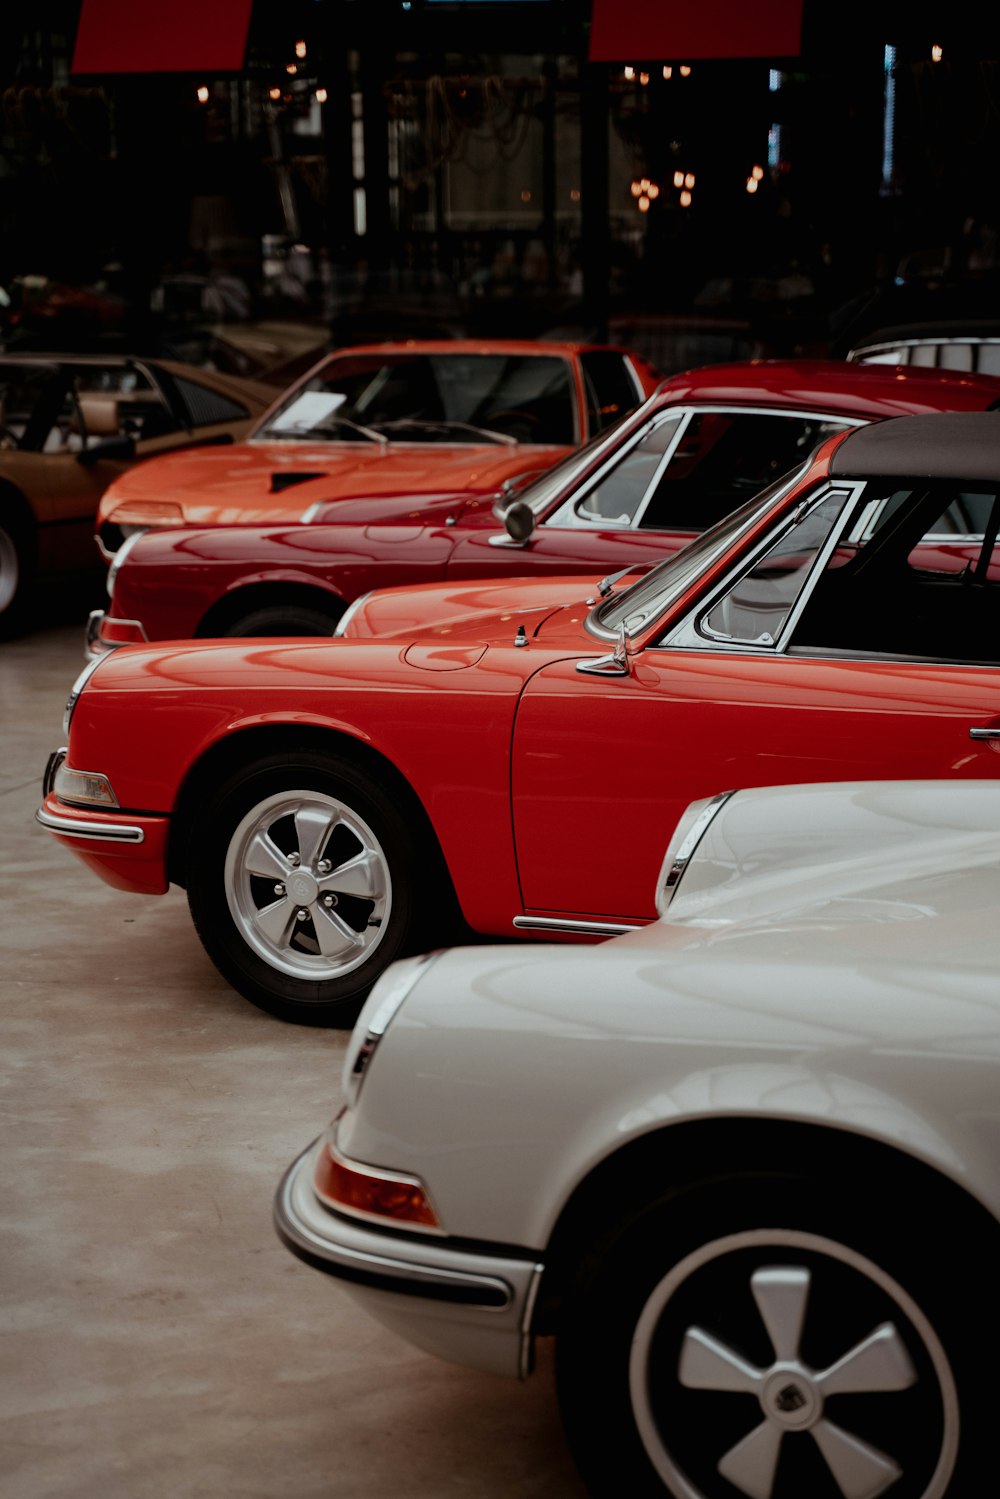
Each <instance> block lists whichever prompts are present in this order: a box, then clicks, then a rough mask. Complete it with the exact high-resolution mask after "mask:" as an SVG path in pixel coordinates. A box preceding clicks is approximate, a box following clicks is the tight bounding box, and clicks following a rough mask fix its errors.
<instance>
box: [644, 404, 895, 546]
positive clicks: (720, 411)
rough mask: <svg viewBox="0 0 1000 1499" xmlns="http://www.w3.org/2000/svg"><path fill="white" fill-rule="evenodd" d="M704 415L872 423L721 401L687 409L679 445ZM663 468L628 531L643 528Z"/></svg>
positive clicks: (858, 424) (851, 425)
mask: <svg viewBox="0 0 1000 1499" xmlns="http://www.w3.org/2000/svg"><path fill="white" fill-rule="evenodd" d="M703 412H705V413H712V414H714V415H716V416H718V415H722V416H779V417H784V418H786V419H788V420H792V419H794V418H800V419H801V420H802V421H806V422H809V421H813V422H836V423H837V425H838V426H840V427H843V429H844V430H845V431H846V430H848V429H852V428H855V427H868V426H870V425H871V423H870V422H869V421H867V420H866V419H865V418H864V417H853V416H831V415H826V416H823V415H821V414H820V413H819V412H816V411H798V410H794V411H793V410H790V409H789V408H787V407H773V406H727V405H725V404H724V403H723V402H721V401H720V402H719V403H718V405H712V406H707V405H706V406H692V407H690V408H689V420H688V421H687V422H685V423H684V426H683V428H681V430H680V432H679V433H678V442H679V441H680V438H681V437H682V436H683V435H684V433H685V432H686V431H687V429H688V426H689V425H690V417H693V416H694V415H695V413H697V414H699V415H701V413H703ZM837 435H838V434H837V433H827V436H826V437H821V438H819V439H818V440H817V442H814V443H813V445H812V449H810V451H814V450H815V449H816V448H817V447H818V445H819V443H820V442H826V441H827V439H828V438H829V437H832V436H837ZM676 446H677V444H676V443H675V444H674V448H676ZM674 448H672V449H671V451H670V453H669V454H666V455H665V459H670V458H672V457H673V453H674ZM808 456H809V455H808V453H807V454H806V457H808ZM663 467H664V464H661V465H660V467H659V468H658V469H657V471H656V474H655V475H654V477H653V481H652V483H651V484H650V485H649V486H648V488H647V490H646V493H645V495H644V496H643V499H642V502H641V504H640V506H639V508H638V510H637V511H636V513H635V515H634V517H633V520H632V525H631V529H632V530H636V531H638V530H640V529H641V527H642V517H643V516H644V515H645V513H646V511H647V510H648V509H649V506H650V504H651V502H652V499H653V491H654V489H655V488H656V485H657V482H658V481H659V478H660V474H661V472H662V470H663ZM773 482H774V481H773V480H770V481H769V483H773ZM761 488H762V489H766V488H767V485H766V484H764V485H761ZM700 534H701V533H700V532H698V531H692V532H691V535H692V536H698V535H700Z"/></svg>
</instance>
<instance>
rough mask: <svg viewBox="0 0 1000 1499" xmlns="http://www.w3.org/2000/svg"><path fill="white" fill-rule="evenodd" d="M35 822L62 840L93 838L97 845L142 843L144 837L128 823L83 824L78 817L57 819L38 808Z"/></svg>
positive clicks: (144, 835) (50, 813)
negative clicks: (58, 835)
mask: <svg viewBox="0 0 1000 1499" xmlns="http://www.w3.org/2000/svg"><path fill="white" fill-rule="evenodd" d="M35 821H36V822H40V823H41V825H42V827H43V828H46V829H47V830H48V831H49V832H50V833H58V834H60V836H61V837H63V838H93V839H94V841H95V842H97V843H142V842H144V840H145V837H146V834H145V833H144V832H143V830H142V828H137V827H134V826H132V825H131V824H129V823H119V822H84V821H82V819H81V818H78V817H57V816H56V815H55V813H53V812H47V811H46V810H45V808H44V807H39V809H38V811H37V812H36V813H35Z"/></svg>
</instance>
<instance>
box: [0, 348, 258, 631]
mask: <svg viewBox="0 0 1000 1499" xmlns="http://www.w3.org/2000/svg"><path fill="white" fill-rule="evenodd" d="M273 400H274V388H273V387H272V386H267V385H258V384H257V383H256V382H254V381H252V380H246V379H242V378H239V377H236V376H232V375H222V374H216V373H215V372H213V371H209V370H202V369H195V368H191V367H189V366H187V365H184V364H177V363H174V362H173V361H170V360H160V359H139V358H129V357H127V356H125V355H103V354H102V355H94V356H88V355H76V354H74V355H66V356H63V355H58V354H56V355H52V354H22V355H0V636H3V635H9V634H10V633H12V632H13V631H14V630H16V629H17V628H18V627H19V626H21V625H22V624H23V623H24V622H25V619H26V617H27V614H28V611H29V608H30V604H31V601H32V596H33V592H34V585H35V582H36V580H37V579H38V578H40V577H42V576H44V575H47V574H62V573H75V572H81V571H83V570H86V569H90V568H93V567H94V566H95V565H99V558H98V554H97V550H96V547H95V545H94V516H95V513H96V511H97V504H98V501H99V499H100V497H101V495H102V494H103V493H104V490H105V489H106V488H107V486H108V485H109V484H110V483H111V481H112V479H115V478H117V476H118V475H119V474H121V473H122V472H123V471H124V470H125V469H126V468H127V467H129V466H130V465H132V464H134V463H136V462H137V461H139V460H140V459H143V458H147V457H150V456H152V455H153V454H156V453H165V452H169V451H171V450H172V449H175V448H183V447H190V446H194V445H196V444H203V443H217V442H232V441H234V440H236V439H238V438H242V437H243V436H245V434H246V432H247V431H248V430H249V428H250V427H251V426H252V425H253V423H254V422H255V421H256V420H257V419H258V417H260V415H261V414H262V412H263V411H265V410H266V408H267V407H268V406H269V405H270V404H271V403H272V401H273Z"/></svg>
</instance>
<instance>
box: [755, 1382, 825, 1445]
mask: <svg viewBox="0 0 1000 1499" xmlns="http://www.w3.org/2000/svg"><path fill="white" fill-rule="evenodd" d="M760 1403H761V1405H762V1406H763V1409H764V1414H765V1415H766V1416H770V1418H771V1420H772V1421H775V1422H777V1424H778V1425H779V1426H783V1427H785V1428H787V1429H788V1430H789V1431H802V1430H804V1429H805V1428H806V1427H809V1426H814V1425H815V1423H816V1422H817V1421H818V1420H819V1418H820V1415H821V1414H822V1410H823V1397H822V1396H821V1395H820V1392H819V1390H818V1389H817V1388H816V1386H815V1384H814V1383H813V1381H812V1380H811V1379H810V1378H809V1376H808V1375H807V1374H806V1373H805V1371H804V1370H802V1369H798V1368H795V1367H792V1368H788V1367H786V1368H783V1369H782V1368H777V1369H775V1370H774V1371H773V1372H772V1373H771V1374H770V1376H769V1377H768V1378H767V1379H766V1380H765V1381H764V1388H763V1390H762V1391H761V1395H760Z"/></svg>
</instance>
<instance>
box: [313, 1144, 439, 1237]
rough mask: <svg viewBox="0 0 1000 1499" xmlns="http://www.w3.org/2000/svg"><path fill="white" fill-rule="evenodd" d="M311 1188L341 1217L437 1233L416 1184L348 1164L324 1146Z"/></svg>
mask: <svg viewBox="0 0 1000 1499" xmlns="http://www.w3.org/2000/svg"><path fill="white" fill-rule="evenodd" d="M313 1186H314V1187H315V1189H316V1193H317V1195H318V1196H319V1197H320V1198H322V1200H323V1201H324V1202H325V1203H327V1204H328V1205H329V1206H330V1207H332V1208H336V1209H337V1210H338V1211H339V1212H342V1213H351V1214H357V1215H358V1216H360V1217H365V1218H388V1219H391V1220H392V1222H394V1223H399V1224H409V1225H411V1226H413V1227H417V1228H436V1229H440V1227H441V1224H440V1223H439V1221H438V1217H437V1214H436V1213H435V1211H434V1209H433V1208H432V1207H431V1205H430V1202H429V1201H428V1198H427V1193H426V1192H425V1191H424V1189H423V1187H422V1186H421V1184H420V1182H419V1181H417V1179H416V1178H415V1177H412V1176H397V1175H395V1174H394V1173H392V1172H390V1171H380V1170H378V1169H377V1168H376V1167H374V1166H360V1165H358V1164H356V1163H351V1164H348V1162H347V1161H345V1160H344V1158H343V1157H342V1156H340V1155H338V1154H336V1153H335V1152H334V1150H333V1147H332V1146H331V1145H330V1144H329V1143H327V1144H325V1145H324V1146H323V1149H322V1150H321V1151H320V1153H319V1156H318V1157H317V1160H316V1169H315V1172H314V1174H313Z"/></svg>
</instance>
